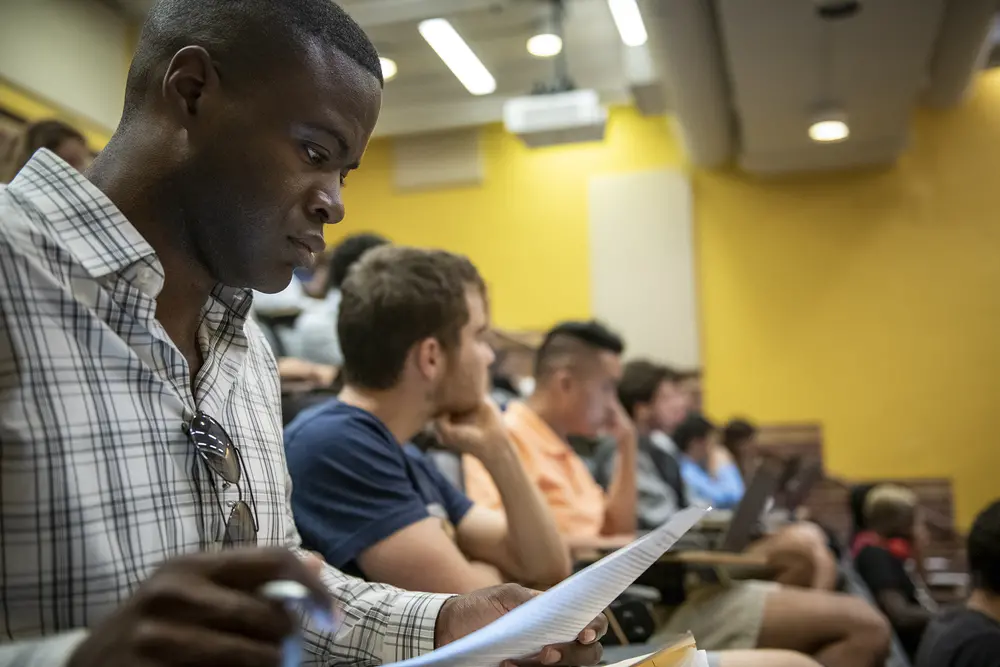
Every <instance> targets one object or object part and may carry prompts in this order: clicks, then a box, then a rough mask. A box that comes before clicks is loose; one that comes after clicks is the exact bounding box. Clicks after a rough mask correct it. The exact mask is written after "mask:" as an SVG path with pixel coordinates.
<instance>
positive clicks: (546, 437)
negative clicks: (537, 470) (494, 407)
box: [504, 401, 573, 456]
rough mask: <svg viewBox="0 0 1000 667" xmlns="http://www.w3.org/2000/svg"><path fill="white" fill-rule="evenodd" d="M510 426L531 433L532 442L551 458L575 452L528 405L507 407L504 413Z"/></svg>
mask: <svg viewBox="0 0 1000 667" xmlns="http://www.w3.org/2000/svg"><path fill="white" fill-rule="evenodd" d="M504 417H505V418H506V419H507V424H508V426H512V427H513V428H514V429H517V430H528V431H531V441H532V442H533V443H534V444H535V445H536V446H538V448H539V449H541V450H542V451H544V452H545V453H546V454H548V455H549V456H565V454H566V453H567V452H572V451H573V450H572V449H571V448H570V446H569V445H568V444H567V443H566V441H564V440H563V439H562V438H560V437H559V434H558V433H556V432H555V431H553V430H552V427H551V426H549V425H548V423H547V422H546V421H545V420H544V419H542V418H541V417H540V416H539V414H538V413H537V412H535V411H534V410H532V409H531V408H529V407H528V405H527V404H526V403H523V402H521V401H515V402H513V403H511V404H510V405H509V406H507V410H506V412H505V413H504Z"/></svg>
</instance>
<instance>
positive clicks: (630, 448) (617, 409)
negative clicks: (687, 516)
mask: <svg viewBox="0 0 1000 667" xmlns="http://www.w3.org/2000/svg"><path fill="white" fill-rule="evenodd" d="M610 421H611V424H610V431H611V433H612V434H613V435H614V437H615V441H616V442H617V443H618V457H617V458H618V462H617V465H616V466H615V473H614V477H612V479H611V485H610V486H609V487H608V494H607V505H606V507H605V513H604V527H603V528H602V530H601V533H602V534H604V535H620V534H632V533H635V526H636V515H635V513H636V475H635V467H636V450H637V448H638V444H637V443H638V441H637V438H636V433H635V427H634V426H633V425H632V422H631V420H630V419H629V418H628V415H627V414H625V408H623V407H622V406H621V404H620V403H619V402H618V401H617V400H616V401H615V403H614V406H613V416H612V418H611V420H610Z"/></svg>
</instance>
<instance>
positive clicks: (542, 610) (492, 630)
mask: <svg viewBox="0 0 1000 667" xmlns="http://www.w3.org/2000/svg"><path fill="white" fill-rule="evenodd" d="M706 511H707V510H704V509H701V508H697V507H691V508H688V509H686V510H683V511H681V512H678V513H677V514H675V515H674V517H673V518H672V519H671V520H670V521H668V522H667V523H666V524H664V525H663V526H661V527H659V528H657V529H656V530H653V531H650V532H649V533H647V534H646V535H644V536H643V537H641V538H639V539H638V540H636V541H635V542H633V543H631V544H629V545H628V546H626V547H624V548H622V549H619V550H618V551H616V552H615V553H613V554H611V555H609V556H607V557H606V558H603V559H602V560H600V561H598V562H596V563H594V564H593V565H591V566H590V567H588V568H587V569H585V570H582V571H580V572H578V573H576V574H575V575H573V576H572V577H570V578H569V579H566V580H565V581H563V582H562V583H560V584H559V585H557V586H555V587H553V588H551V589H549V590H548V591H546V592H545V593H543V594H542V595H539V596H538V597H536V598H534V599H532V600H530V601H528V602H526V603H525V604H523V605H521V606H520V607H518V608H517V609H514V610H513V611H511V612H510V613H508V614H506V615H504V616H502V617H500V618H499V619H498V620H497V621H495V622H493V623H491V624H490V625H488V626H486V627H485V628H482V629H481V630H479V631H477V632H474V633H472V634H471V635H468V636H466V637H463V638H462V639H459V640H458V641H456V642H454V643H452V644H449V645H447V646H445V647H443V648H440V649H438V650H437V651H434V652H432V653H428V654H426V655H422V656H420V657H417V658H413V659H410V660H406V661H404V662H400V663H396V664H397V666H398V667H496V666H497V665H499V664H500V663H501V662H503V661H504V660H508V659H516V658H522V657H525V656H529V655H533V654H535V653H537V652H538V651H539V650H541V649H542V647H544V646H548V645H550V644H560V643H564V642H569V641H573V640H574V639H575V638H576V637H577V635H579V634H580V633H581V632H582V631H583V629H584V628H585V627H587V624H588V623H590V622H591V621H592V620H594V619H595V618H597V616H598V615H599V614H601V613H602V612H603V611H604V610H605V609H606V608H607V607H608V605H610V604H611V603H612V602H613V601H614V600H615V598H617V597H618V596H619V595H621V594H622V593H623V592H624V591H625V589H626V588H628V587H629V586H630V585H631V584H632V583H633V582H634V581H635V580H636V579H637V578H638V577H639V575H640V574H642V573H643V572H645V571H646V570H647V569H648V568H649V566H651V565H652V564H653V563H655V562H656V561H657V560H658V559H659V558H660V556H662V555H663V554H664V553H665V552H666V551H667V550H668V549H669V548H670V547H671V546H673V545H674V543H675V542H677V540H678V539H679V538H680V537H681V536H682V535H683V534H684V533H686V532H687V531H688V530H690V529H691V527H692V526H694V525H695V524H696V523H698V522H699V521H700V520H701V518H702V517H703V516H704V515H705V512H706ZM630 662H631V661H630ZM696 664H697V663H692V666H691V667H695V665H696ZM657 667H667V666H666V665H658V666H657ZM671 667H673V665H672V664H671ZM684 667H687V665H686V664H685V665H684Z"/></svg>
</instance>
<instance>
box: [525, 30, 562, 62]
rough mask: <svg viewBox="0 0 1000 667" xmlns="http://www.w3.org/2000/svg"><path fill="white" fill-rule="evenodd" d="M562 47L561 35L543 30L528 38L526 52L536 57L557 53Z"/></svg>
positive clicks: (546, 56)
mask: <svg viewBox="0 0 1000 667" xmlns="http://www.w3.org/2000/svg"><path fill="white" fill-rule="evenodd" d="M562 47H563V42H562V37H560V36H559V35H556V34H554V33H551V32H543V33H541V34H540V35H535V36H534V37H532V38H531V39H529V40H528V53H530V54H531V55H533V56H536V57H538V58H551V57H552V56H555V55H558V54H559V52H560V51H562Z"/></svg>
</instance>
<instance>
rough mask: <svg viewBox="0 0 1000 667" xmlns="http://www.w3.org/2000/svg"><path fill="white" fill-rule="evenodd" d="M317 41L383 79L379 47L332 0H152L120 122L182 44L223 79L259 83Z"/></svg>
mask: <svg viewBox="0 0 1000 667" xmlns="http://www.w3.org/2000/svg"><path fill="white" fill-rule="evenodd" d="M314 43H318V44H320V45H322V46H323V47H325V48H328V49H336V50H337V51H339V52H340V53H343V54H344V55H345V56H347V57H348V58H350V59H351V60H353V61H354V62H356V63H357V64H358V65H360V66H361V67H363V68H364V69H365V70H367V71H368V72H370V73H371V74H372V75H373V76H375V77H376V78H377V79H378V80H379V83H380V84H381V83H382V82H383V81H382V67H381V64H380V63H379V59H378V51H376V50H375V46H374V45H372V43H371V40H369V39H368V36H367V35H365V33H364V31H363V30H362V29H361V27H360V26H359V25H358V24H357V23H356V22H355V21H354V19H352V18H351V17H350V16H348V15H347V13H346V12H345V11H344V10H343V9H341V8H340V7H339V6H338V5H337V4H335V3H334V2H333V1H332V0H280V1H276V0H158V1H157V2H156V3H155V4H154V5H153V7H152V9H150V11H149V15H148V16H147V18H146V22H145V24H143V28H142V34H141V35H140V37H139V43H138V45H137V47H136V51H135V55H134V56H133V59H132V66H131V68H130V69H129V74H128V80H127V82H126V84H125V112H124V114H123V116H122V120H125V121H127V120H128V119H130V118H131V117H132V116H133V115H134V113H135V112H136V111H137V110H138V109H139V108H140V107H141V106H142V103H143V100H144V99H145V96H146V92H147V90H148V89H149V88H150V86H151V85H155V84H156V79H158V78H159V77H161V76H162V75H163V72H160V71H157V68H158V67H160V66H161V65H162V66H163V67H166V65H167V63H169V62H170V58H171V57H172V56H173V55H174V54H175V53H176V52H177V51H179V50H180V49H182V48H184V47H185V46H201V47H203V48H205V49H206V50H207V51H208V52H209V53H210V54H211V55H212V57H213V59H215V60H216V61H218V62H220V63H222V64H223V66H224V67H227V69H226V70H224V73H225V74H226V75H228V76H229V77H230V78H231V77H233V76H234V75H237V76H242V77H243V78H244V80H249V81H251V82H253V83H254V84H259V76H260V73H261V72H262V71H266V70H267V68H269V67H273V66H280V65H283V64H284V62H285V61H284V58H287V57H288V56H290V55H292V54H294V53H300V52H303V51H304V50H305V48H304V47H307V46H308V45H310V44H314Z"/></svg>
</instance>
